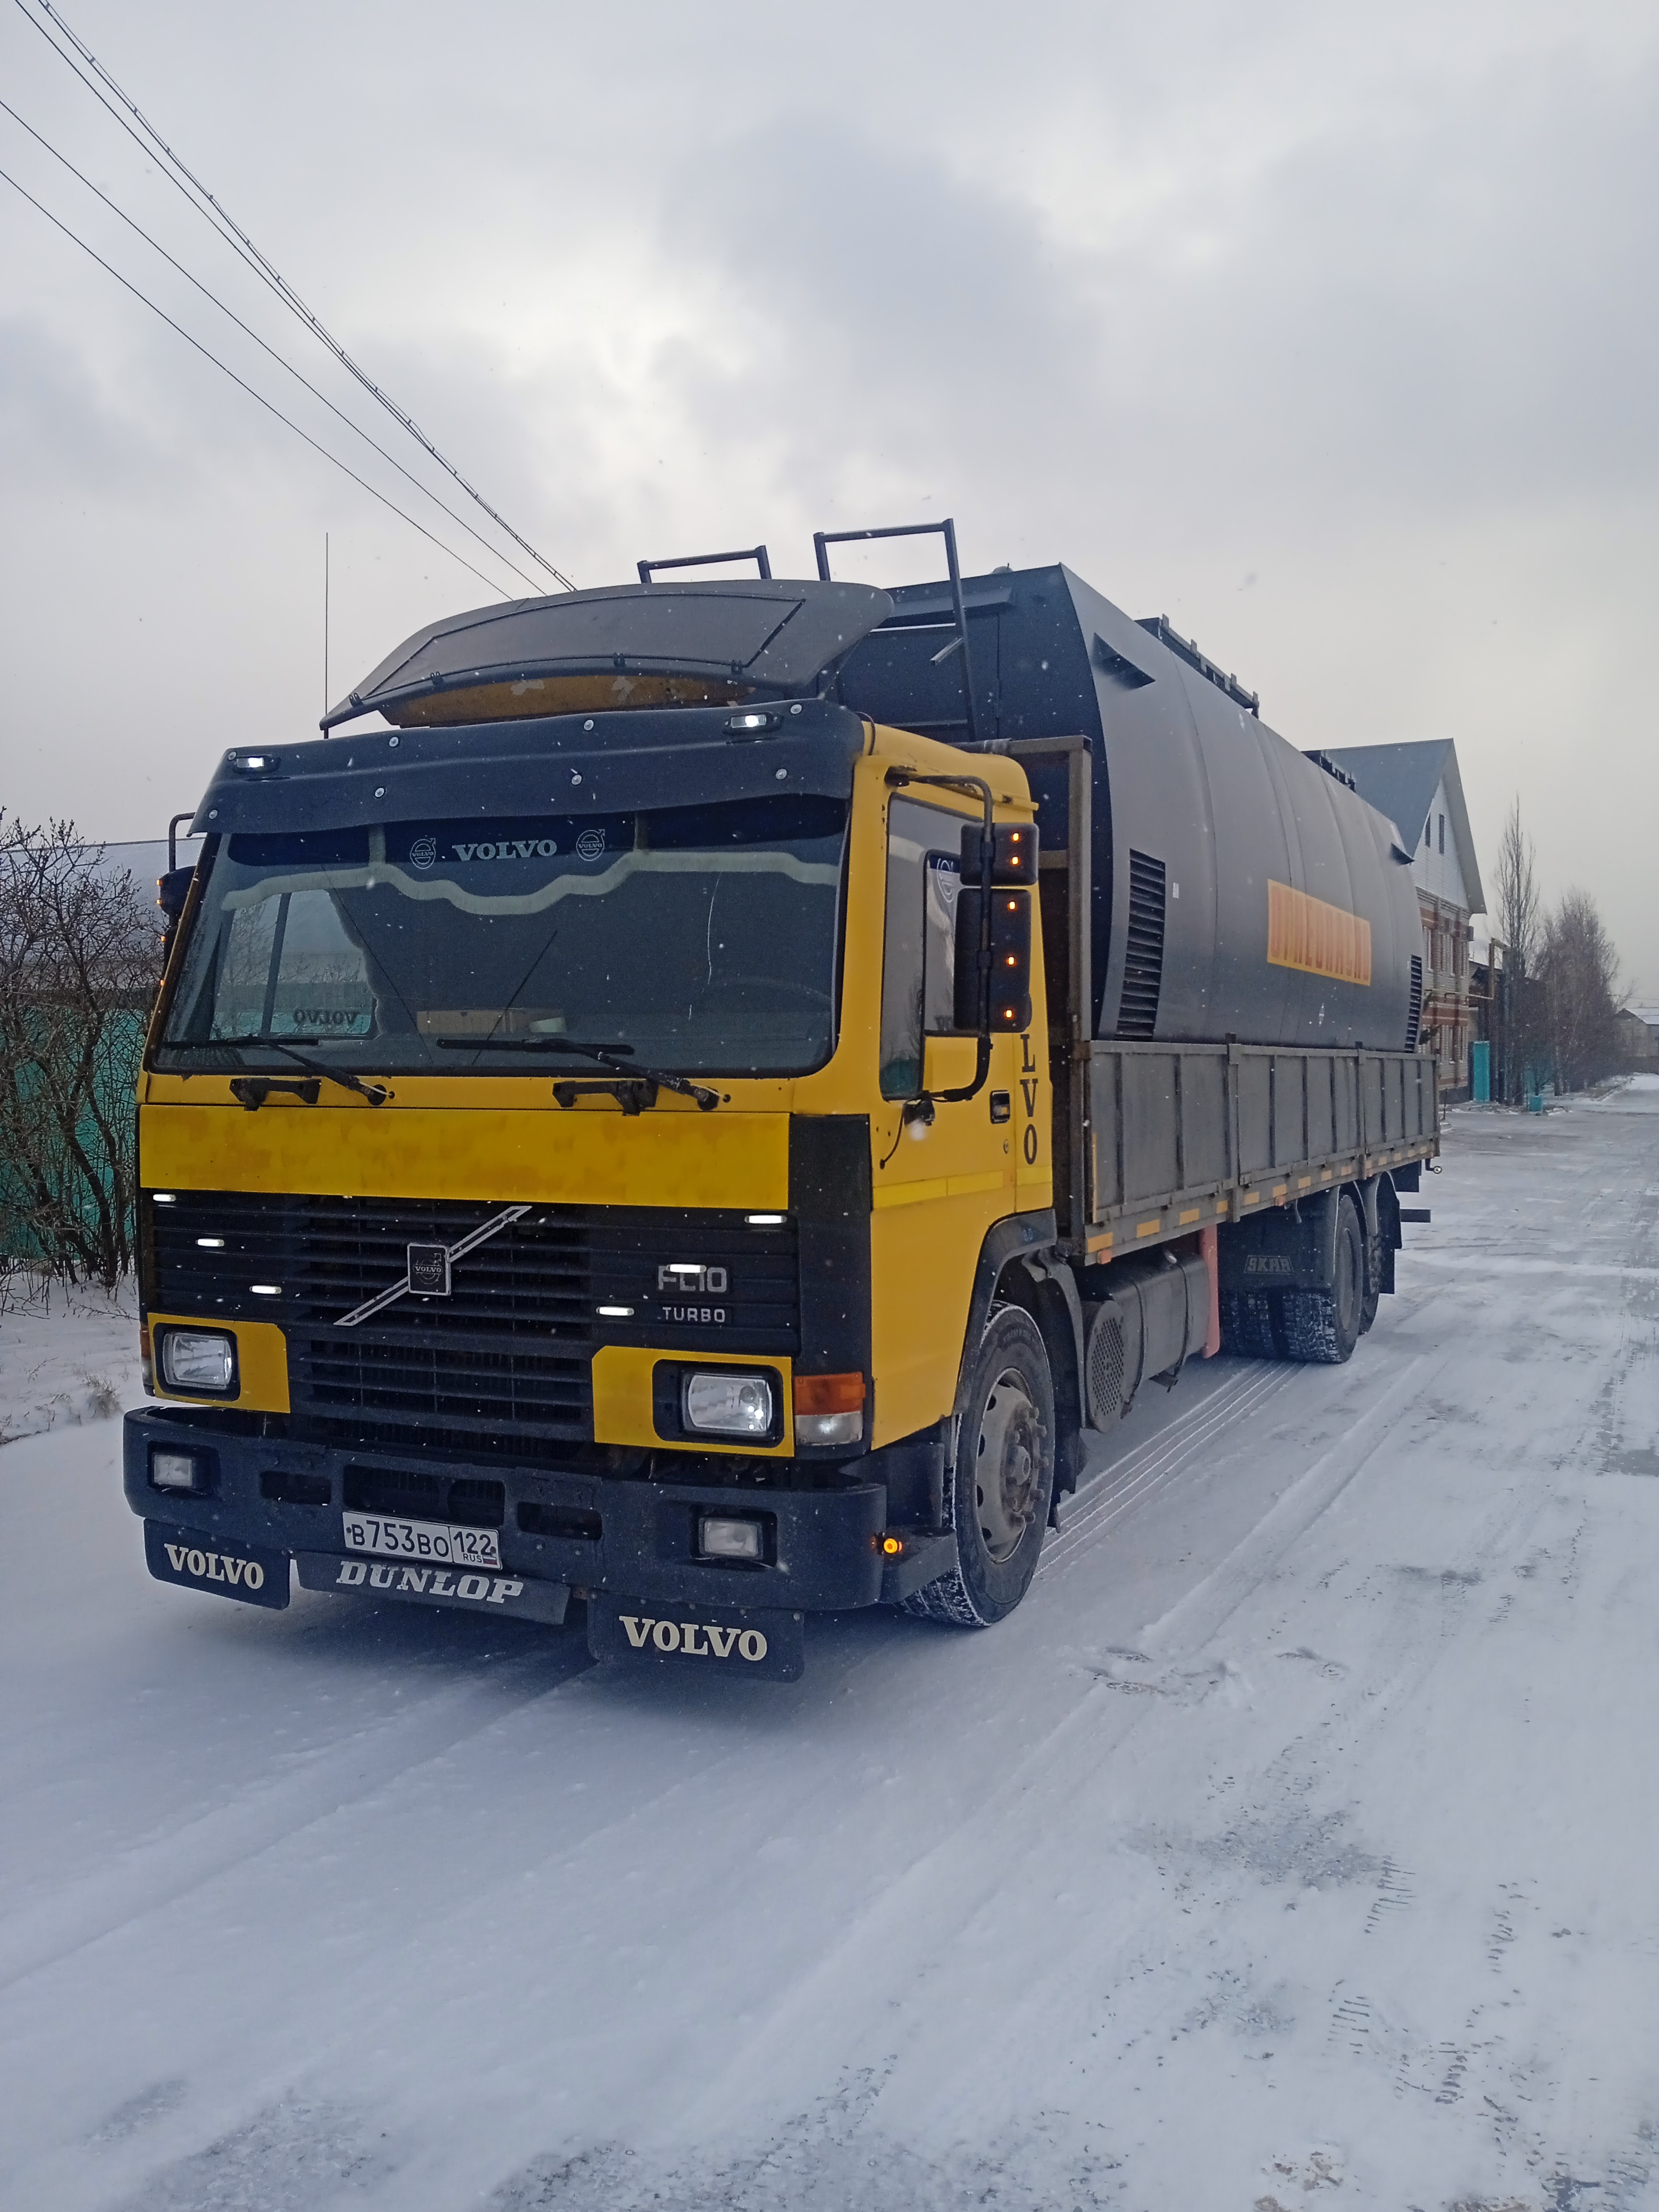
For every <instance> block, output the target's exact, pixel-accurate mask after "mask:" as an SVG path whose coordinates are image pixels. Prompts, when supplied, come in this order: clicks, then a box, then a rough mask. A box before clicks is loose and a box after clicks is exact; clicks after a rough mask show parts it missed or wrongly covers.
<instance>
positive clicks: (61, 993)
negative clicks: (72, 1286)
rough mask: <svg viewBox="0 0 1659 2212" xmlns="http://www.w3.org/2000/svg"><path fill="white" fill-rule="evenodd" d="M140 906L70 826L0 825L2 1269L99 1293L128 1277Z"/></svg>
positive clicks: (143, 896) (129, 879)
mask: <svg viewBox="0 0 1659 2212" xmlns="http://www.w3.org/2000/svg"><path fill="white" fill-rule="evenodd" d="M159 967H160V957H159V947H158V945H157V929H156V915H155V903H154V894H153V893H151V892H149V890H148V887H147V886H142V885H140V884H138V882H137V880H136V879H135V878H134V877H133V876H132V875H131V873H130V872H121V873H119V874H116V873H113V872H111V871H109V870H108V869H106V866H104V854H103V848H102V847H101V846H96V845H94V846H88V845H86V844H84V843H82V841H81V840H80V838H79V837H78V836H77V835H76V829H75V825H74V824H73V823H70V822H49V823H46V824H45V825H44V826H43V827H31V826H30V825H29V824H27V823H22V822H19V821H16V820H15V819H14V820H11V821H3V820H0V1254H3V1255H6V1256H5V1261H3V1262H0V1268H3V1271H4V1272H5V1273H7V1274H8V1275H9V1277H12V1278H14V1279H15V1278H18V1277H25V1278H27V1276H31V1275H33V1276H40V1275H44V1276H46V1278H47V1279H50V1280H54V1281H58V1282H64V1283H79V1282H90V1283H98V1284H100V1285H103V1286H104V1288H106V1290H113V1289H114V1287H115V1286H116V1285H117V1284H118V1282H119V1281H120V1279H121V1278H122V1277H123V1275H125V1274H126V1273H128V1272H129V1271H130V1270H131V1267H132V1264H133V1258H134V1252H133V1236H134V1219H135V1206H134V1196H135V1186H136V1181H137V1158H136V1152H137V1133H136V1120H135V1107H134V1085H135V1082H136V1079H137V1071H138V1065H139V1059H140V1055H141V1054H142V1052H143V1038H144V1029H145V1025H146V1023H147V1020H148V1018H149V1008H150V1006H151V1003H152V1001H153V1000H154V997H155V987H156V984H157V981H158V980H159V979H158V972H157V971H158V969H159Z"/></svg>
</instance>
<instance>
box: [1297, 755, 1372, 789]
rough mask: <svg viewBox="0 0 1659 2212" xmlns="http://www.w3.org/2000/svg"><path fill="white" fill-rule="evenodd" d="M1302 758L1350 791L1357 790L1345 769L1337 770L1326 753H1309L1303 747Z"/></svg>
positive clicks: (1356, 785)
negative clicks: (1331, 776) (1332, 776)
mask: <svg viewBox="0 0 1659 2212" xmlns="http://www.w3.org/2000/svg"><path fill="white" fill-rule="evenodd" d="M1303 757H1304V759H1305V760H1310V761H1311V762H1312V763H1313V764H1314V766H1315V767H1316V768H1322V769H1324V771H1325V773H1326V775H1334V777H1335V778H1336V780H1337V781H1338V782H1339V783H1341V784H1346V786H1347V787H1348V789H1349V790H1350V791H1358V788H1359V786H1358V784H1357V783H1356V782H1355V781H1354V780H1353V778H1352V776H1351V775H1349V774H1348V771H1347V770H1346V769H1345V768H1339V767H1338V766H1337V764H1336V763H1335V762H1334V760H1333V759H1332V758H1331V757H1330V755H1329V754H1328V753H1322V752H1319V751H1317V750H1315V751H1309V750H1308V749H1307V748H1306V747H1305V746H1304V749H1303Z"/></svg>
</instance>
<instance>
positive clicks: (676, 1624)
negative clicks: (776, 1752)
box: [587, 1590, 806, 1682]
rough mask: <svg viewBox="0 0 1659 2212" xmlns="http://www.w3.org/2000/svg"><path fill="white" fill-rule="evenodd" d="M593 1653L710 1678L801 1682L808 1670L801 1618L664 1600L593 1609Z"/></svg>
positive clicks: (617, 1600) (622, 1600)
mask: <svg viewBox="0 0 1659 2212" xmlns="http://www.w3.org/2000/svg"><path fill="white" fill-rule="evenodd" d="M587 1647H588V1650H590V1651H592V1654H593V1656H594V1657H595V1658H596V1659H650V1660H654V1661H657V1662H662V1663H666V1662H673V1663H674V1664H675V1665H676V1666H682V1667H698V1668H702V1669H703V1670H704V1671H705V1672H706V1673H712V1674H743V1675H752V1674H766V1675H769V1676H770V1677H771V1678H772V1679H773V1680H775V1681H780V1682H796V1681H799V1680H800V1677H801V1675H802V1674H804V1673H805V1668H806V1635H805V1622H804V1620H803V1618H802V1616H801V1615H800V1614H799V1613H760V1612H755V1613H750V1612H739V1611H737V1610H735V1609H732V1608H729V1607H713V1606H706V1605H683V1604H665V1603H664V1602H663V1601H662V1600H661V1599H660V1598H658V1599H656V1600H655V1601H653V1600H651V1599H649V1598H629V1597H610V1596H607V1595H605V1594H604V1593H603V1592H602V1591H599V1590H595V1591H594V1592H593V1594H592V1596H591V1597H590V1598H589V1599H588V1601H587Z"/></svg>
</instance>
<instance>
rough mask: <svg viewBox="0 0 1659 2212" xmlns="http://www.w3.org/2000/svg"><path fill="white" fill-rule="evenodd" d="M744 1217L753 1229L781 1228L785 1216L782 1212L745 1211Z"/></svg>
mask: <svg viewBox="0 0 1659 2212" xmlns="http://www.w3.org/2000/svg"><path fill="white" fill-rule="evenodd" d="M743 1218H744V1220H745V1221H746V1222H747V1223H748V1224H749V1226H750V1228H751V1229H781V1228H782V1226H783V1224H784V1218H785V1217H784V1216H783V1215H782V1214H781V1213H745V1214H744V1217H743Z"/></svg>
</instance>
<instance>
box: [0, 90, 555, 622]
mask: <svg viewBox="0 0 1659 2212" xmlns="http://www.w3.org/2000/svg"><path fill="white" fill-rule="evenodd" d="M0 111H3V112H4V113H6V114H7V115H9V116H10V118H11V119H12V121H13V122H14V123H15V124H16V125H18V127H19V129H20V130H23V131H27V132H28V134H29V137H31V138H33V141H34V143H35V144H36V145H37V146H43V147H44V148H45V149H46V152H47V153H48V154H50V155H52V159H53V161H61V162H62V163H63V165H64V167H65V168H66V169H67V170H68V171H69V173H70V176H72V177H75V178H77V179H79V180H80V182H81V183H82V184H83V185H85V186H86V188H87V190H88V191H89V192H91V193H93V194H94V196H95V197H97V198H99V199H100V200H102V202H103V203H104V205H105V206H106V208H107V209H108V210H109V211H110V213H111V214H112V215H116V216H119V217H120V219H121V221H122V222H124V223H125V224H126V226H127V228H128V229H129V230H135V231H137V234H138V235H139V237H140V238H142V239H143V241H144V243H145V245H146V246H151V247H153V248H154V249H155V252H157V253H159V254H160V255H161V258H162V260H163V261H165V262H166V263H167V265H168V267H169V268H172V269H176V270H178V272H179V275H180V276H182V277H183V278H184V280H185V283H187V284H193V285H194V286H195V287H196V289H197V291H198V292H199V293H200V294H201V295H202V297H203V298H204V300H209V301H211V302H212V304H213V305H214V306H215V307H217V308H218V310H219V312H220V313H221V314H223V315H228V316H229V318H230V319H231V321H232V322H233V323H234V324H235V325H236V327H237V329H238V330H239V331H242V332H243V333H244V334H245V336H246V337H251V338H252V341H253V343H254V344H255V345H257V346H258V348H259V349H260V350H261V351H262V352H264V353H267V354H269V355H270V358H271V359H272V361H274V362H276V366H277V367H278V368H285V369H286V370H287V371H288V373H289V375H290V376H291V377H293V378H295V380H296V381H298V382H299V383H301V384H302V385H303V386H305V388H306V390H307V392H310V394H311V396H312V398H313V399H319V400H321V402H322V404H323V405H324V406H325V407H326V408H327V410H328V411H329V413H330V414H331V415H333V416H337V417H338V419H339V420H340V421H341V422H343V423H344V424H345V426H346V428H347V429H348V430H351V431H354V432H355V433H356V435H357V436H358V437H360V438H361V439H362V441H363V442H364V444H365V445H366V446H368V447H371V448H372V449H373V450H374V452H375V453H378V454H379V455H380V459H382V460H383V461H387V462H390V464H391V465H392V467H393V468H394V469H396V470H397V471H398V475H399V476H400V477H403V478H404V482H405V483H411V484H413V485H414V487H415V489H416V491H417V492H419V493H420V494H421V495H422V498H425V499H429V500H430V501H432V503H433V505H434V506H435V507H440V508H441V509H442V511H443V513H446V514H447V516H448V517H449V519H450V520H451V521H452V522H454V523H458V524H459V526H460V527H461V528H462V529H463V530H464V531H465V532H466V534H467V536H468V537H469V538H473V539H475V540H476V541H477V544H480V545H482V546H483V549H484V550H485V552H487V553H488V554H489V556H491V558H492V559H494V560H497V561H501V562H505V564H506V566H507V568H510V569H511V570H512V571H513V574H514V575H515V576H519V577H522V578H523V580H524V581H525V582H526V584H528V585H529V586H530V587H531V589H532V591H536V590H539V588H540V586H538V583H537V580H536V579H535V577H533V576H532V575H529V574H526V571H525V570H524V569H522V568H520V567H519V565H518V563H517V562H515V561H513V560H511V559H510V558H509V557H508V556H507V555H506V554H505V553H501V552H499V551H497V550H496V548H495V546H494V545H492V544H490V542H489V539H488V538H485V537H483V535H482V534H481V533H480V532H478V531H477V530H475V529H474V528H473V527H472V525H471V523H470V522H469V521H468V520H467V519H466V517H465V515H464V514H458V513H456V512H455V509H454V508H453V507H451V506H450V505H449V504H448V502H447V501H445V500H441V499H440V498H439V496H438V495H437V493H436V492H435V491H433V490H432V489H430V488H429V487H428V485H426V484H423V483H422V482H421V480H420V478H419V477H417V476H415V475H413V474H411V472H410V471H409V470H408V469H406V468H405V467H404V465H403V463H402V462H401V461H400V460H398V458H397V457H396V455H395V454H392V453H387V451H386V447H384V446H382V445H380V444H379V443H378V442H377V441H375V440H374V439H373V438H371V437H370V436H369V435H368V431H367V430H365V429H364V428H362V424H361V423H358V422H353V421H352V419H351V417H350V416H349V415H348V414H347V413H346V412H345V411H344V410H343V408H339V407H337V406H336V405H335V404H334V402H333V401H332V400H331V398H329V396H328V394H327V393H326V392H321V391H319V389H318V387H317V386H315V385H314V384H313V382H312V381H311V379H310V378H309V377H308V376H305V375H302V374H301V372H300V370H298V369H297V368H295V366H294V364H293V362H291V361H287V360H285V359H284V358H283V356H282V355H281V354H279V353H278V352H277V350H276V347H275V346H273V345H270V344H268V343H266V341H265V340H264V338H262V337H260V335H259V333H258V331H256V330H254V329H252V327H251V326H250V325H248V324H246V323H245V322H244V321H243V320H242V319H241V317H240V315H239V314H238V313H236V312H235V310H234V308H232V307H227V306H226V305H225V302H224V301H222V299H221V298H220V297H219V295H218V294H217V293H216V292H212V291H210V290H209V289H208V287H207V286H206V285H205V284H204V283H202V281H201V279H200V278H199V277H197V276H191V272H190V270H188V269H186V268H185V264H184V263H183V262H182V261H175V260H174V259H173V256H172V254H170V253H169V252H167V248H166V246H163V245H161V243H160V241H159V240H156V239H154V238H152V237H151V236H150V234H149V232H148V231H147V230H146V229H145V228H144V227H143V224H142V223H141V222H135V221H134V219H133V218H132V216H130V215H129V214H128V213H127V211H126V210H125V208H123V207H120V206H118V204H116V202H115V201H114V200H112V198H111V197H110V196H109V194H108V193H107V192H106V191H100V189H99V187H98V186H97V185H94V183H93V181H92V179H91V178H90V177H88V176H87V175H86V174H85V173H84V172H82V170H80V169H77V168H76V166H75V164H74V162H73V161H70V158H69V156H68V155H67V154H61V153H59V152H58V149H57V147H56V146H54V145H53V144H52V141H51V140H50V139H49V138H45V137H42V136H41V134H40V131H37V130H36V129H35V128H34V126H33V124H31V123H27V122H25V121H24V119H23V118H22V117H21V115H20V114H19V113H18V112H17V110H16V109H15V107H12V106H9V105H8V103H7V102H6V101H5V100H0Z"/></svg>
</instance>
